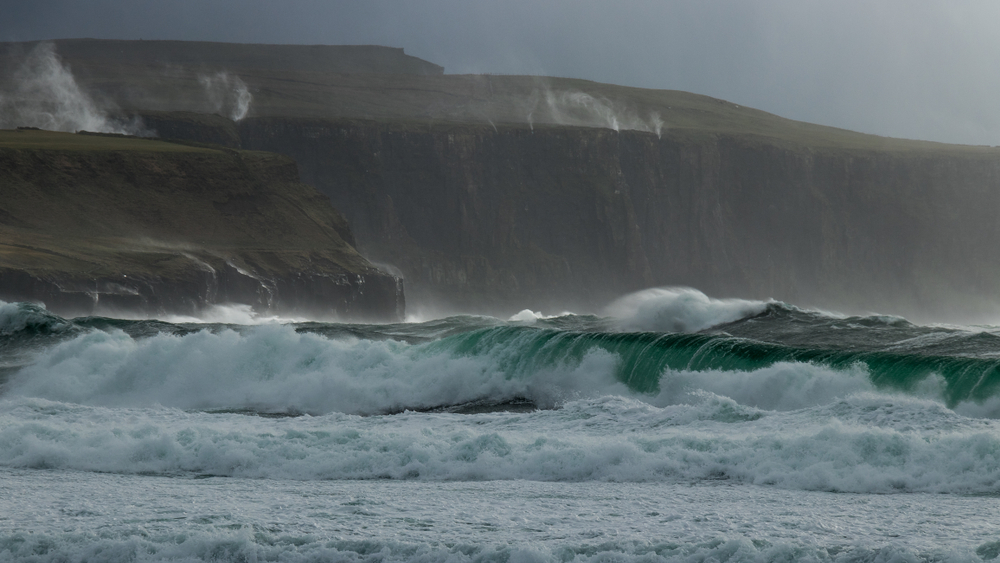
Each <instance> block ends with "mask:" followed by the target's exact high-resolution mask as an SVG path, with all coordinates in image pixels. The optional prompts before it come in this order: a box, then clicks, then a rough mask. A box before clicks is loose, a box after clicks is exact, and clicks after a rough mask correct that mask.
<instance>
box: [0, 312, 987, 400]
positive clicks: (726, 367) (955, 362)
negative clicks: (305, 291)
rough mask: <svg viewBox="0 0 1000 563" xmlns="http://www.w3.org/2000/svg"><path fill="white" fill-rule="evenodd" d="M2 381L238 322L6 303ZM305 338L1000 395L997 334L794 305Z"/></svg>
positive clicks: (470, 320)
mask: <svg viewBox="0 0 1000 563" xmlns="http://www.w3.org/2000/svg"><path fill="white" fill-rule="evenodd" d="M0 307H2V309H0V353H2V354H3V356H4V358H5V360H4V361H2V362H0V383H2V381H3V380H5V379H7V377H8V376H9V375H10V374H11V373H14V372H16V371H17V369H19V368H20V367H22V366H24V365H27V364H28V363H30V362H31V356H32V354H33V353H34V352H36V351H38V350H41V349H44V348H46V347H48V346H52V345H55V344H57V343H58V342H61V341H65V340H67V339H71V338H76V337H78V336H79V335H81V334H83V333H86V332H88V331H94V330H99V331H105V332H113V331H123V332H125V333H127V334H128V335H129V336H131V337H133V338H136V339H143V338H148V337H153V336H156V335H160V334H171V335H175V336H183V335H187V334H192V333H195V332H199V331H203V330H208V331H211V332H218V331H222V330H229V329H232V330H237V331H248V330H253V329H252V327H242V326H236V325H206V324H196V323H195V324H171V323H167V322H163V321H157V320H139V321H132V320H122V319H108V318H101V317H88V318H78V319H72V320H67V319H63V318H60V317H58V316H56V315H53V314H51V313H49V312H48V311H45V310H44V309H43V308H41V307H38V306H36V305H31V304H26V303H17V304H13V303H10V304H0ZM295 330H296V331H297V332H301V333H315V334H318V335H321V336H324V337H326V338H329V339H332V340H340V339H357V340H368V341H378V340H394V341H398V342H401V343H405V344H408V345H409V346H406V347H405V348H407V349H408V351H407V352H405V353H407V354H412V355H415V356H433V355H446V356H451V357H474V358H478V359H480V360H482V361H481V362H479V363H478V365H484V366H489V368H490V369H492V370H495V371H496V372H499V373H502V374H505V377H507V378H511V379H525V378H529V377H531V376H532V375H533V374H537V373H539V372H540V371H543V370H547V369H553V368H559V367H564V366H571V367H573V366H578V365H580V363H581V362H583V361H584V359H585V358H586V357H587V355H588V354H592V353H595V352H601V353H605V354H609V355H611V356H612V357H613V358H614V359H615V367H614V369H615V374H614V375H615V377H616V378H617V380H618V381H620V382H622V383H624V384H625V385H627V386H628V387H629V388H630V389H631V390H632V391H634V392H637V393H646V394H655V393H657V392H659V391H660V385H661V381H662V378H663V377H664V375H665V374H667V373H668V372H670V371H687V372H705V373H706V374H710V372H714V371H718V372H753V371H755V370H760V369H763V368H767V367H770V366H774V365H776V364H780V363H786V362H798V363H804V364H810V365H815V366H821V367H825V368H829V369H831V370H844V371H851V372H852V373H857V372H858V371H859V368H860V371H861V372H863V373H866V374H867V376H868V379H869V380H870V383H871V384H872V385H873V386H875V387H876V388H879V389H887V390H897V391H902V392H914V391H915V390H917V387H918V386H919V385H920V384H921V383H922V382H924V381H925V380H927V379H928V378H930V377H936V378H939V380H940V381H941V382H943V389H942V394H943V395H942V399H943V400H944V401H945V402H946V404H947V405H948V406H949V407H953V406H954V405H956V404H958V403H961V402H964V401H970V400H971V401H979V402H981V401H984V400H985V399H988V398H990V397H993V396H994V395H997V394H1000V389H998V385H1000V354H998V353H997V351H998V350H1000V336H998V335H997V333H995V332H991V330H993V329H984V330H978V329H977V330H967V329H954V328H941V327H923V326H918V325H913V324H911V323H909V322H907V321H905V320H904V319H899V318H893V317H847V318H835V317H831V316H825V315H822V314H819V313H814V312H808V311H802V310H799V309H796V308H794V307H790V306H787V305H783V304H779V303H774V304H770V305H768V307H767V308H766V310H765V311H764V312H763V313H760V314H757V315H753V316H750V317H747V318H743V319H739V320H736V321H734V322H731V323H728V324H725V325H722V326H718V327H715V328H714V329H710V330H706V331H702V332H696V333H662V332H622V331H621V330H620V328H617V327H616V325H615V322H614V320H613V319H607V318H599V317H591V316H580V315H566V316H563V317H559V318H554V319H540V320H539V321H538V322H537V323H535V324H534V325H530V326H525V325H523V324H518V323H510V322H504V321H501V320H499V319H494V318H490V317H450V318H446V319H439V320H434V321H429V322H426V323H410V324H405V323H401V324H391V325H351V324H337V323H300V324H297V325H295Z"/></svg>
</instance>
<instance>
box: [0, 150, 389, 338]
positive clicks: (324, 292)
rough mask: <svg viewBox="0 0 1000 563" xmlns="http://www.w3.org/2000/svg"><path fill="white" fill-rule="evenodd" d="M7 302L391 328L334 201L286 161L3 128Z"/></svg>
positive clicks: (380, 280) (2, 257) (3, 288)
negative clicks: (236, 310)
mask: <svg viewBox="0 0 1000 563" xmlns="http://www.w3.org/2000/svg"><path fill="white" fill-rule="evenodd" d="M0 182H2V193H3V198H2V199H0V299H3V300H5V301H12V300H40V301H43V302H45V303H46V305H47V306H48V307H49V308H50V309H51V310H53V311H55V312H57V313H60V314H67V315H79V314H92V313H105V314H106V313H121V312H131V313H140V314H141V313H145V314H158V313H181V314H192V313H196V312H197V311H198V310H199V309H202V308H204V307H206V306H209V305H212V304H216V303H245V304H250V305H252V306H253V307H254V309H256V310H258V311H261V312H268V313H272V314H286V315H294V314H310V315H312V316H319V317H338V318H345V317H346V318H362V319H380V320H386V319H389V320H395V319H398V318H400V317H401V316H402V314H403V296H402V286H401V281H400V280H398V279H396V278H394V277H393V276H391V275H388V274H385V273H383V272H381V271H379V270H377V269H376V268H374V267H373V266H372V265H371V264H370V263H368V261H367V260H365V259H364V258H363V257H362V256H360V255H359V254H358V253H357V251H355V249H354V248H353V246H352V245H353V242H354V241H353V236H352V234H351V232H350V230H349V228H348V227H347V223H346V222H345V221H344V219H343V217H342V216H340V214H339V213H338V212H337V211H336V210H335V209H333V208H332V207H331V206H330V204H329V200H328V199H327V198H326V197H324V196H322V195H321V194H319V193H318V192H316V191H315V189H313V188H312V187H310V186H307V185H305V184H302V183H300V182H299V179H298V172H297V168H296V165H295V162H294V161H292V160H291V159H289V158H287V157H283V156H279V155H274V154H267V153H256V152H247V151H224V150H217V149H213V148H202V147H194V146H184V145H177V144H171V143H162V142H157V141H150V140H142V139H132V138H116V137H103V136H91V135H71V134H63V133H49V132H43V131H6V132H0Z"/></svg>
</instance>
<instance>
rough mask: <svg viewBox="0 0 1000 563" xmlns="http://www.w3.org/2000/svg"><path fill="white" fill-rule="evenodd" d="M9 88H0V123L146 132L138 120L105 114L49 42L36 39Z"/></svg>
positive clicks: (60, 128)
mask: <svg viewBox="0 0 1000 563" xmlns="http://www.w3.org/2000/svg"><path fill="white" fill-rule="evenodd" d="M12 78H13V80H12V83H11V84H10V90H9V91H6V92H0V127H2V128H8V129H10V128H14V127H20V126H26V127H38V128H40V129H47V130H49V131H66V132H76V131H81V130H85V131H96V132H100V133H124V134H129V135H145V134H148V132H147V131H145V129H144V128H143V127H142V123H141V121H139V120H133V121H132V122H129V123H122V122H119V121H117V120H114V119H111V118H109V117H108V114H107V113H106V112H105V111H104V110H102V109H101V108H100V107H98V105H97V104H96V103H95V102H94V100H93V99H91V97H90V96H88V95H87V93H86V92H84V91H83V90H82V89H81V88H80V86H79V85H78V84H77V83H76V79H75V78H74V77H73V73H72V72H70V70H69V68H67V67H66V66H65V65H64V64H63V63H62V61H61V60H60V58H59V56H58V55H57V54H56V48H55V45H53V44H52V43H39V44H38V45H37V46H36V47H35V48H34V49H32V50H31V51H30V52H29V53H28V55H27V56H26V57H25V59H24V61H23V63H22V64H21V67H20V68H19V69H18V70H17V71H15V73H14V76H13V77H12Z"/></svg>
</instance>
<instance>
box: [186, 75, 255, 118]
mask: <svg viewBox="0 0 1000 563" xmlns="http://www.w3.org/2000/svg"><path fill="white" fill-rule="evenodd" d="M198 82H199V83H200V84H201V86H202V88H204V89H205V95H206V96H207V97H208V101H209V103H210V104H211V105H212V108H213V111H215V112H216V113H220V114H224V115H227V116H228V117H229V118H230V119H232V120H233V121H239V120H241V119H243V118H244V117H246V116H247V113H248V112H249V111H250V103H251V102H252V101H253V95H252V94H251V93H250V89H249V88H247V85H246V83H245V82H243V80H242V79H241V78H240V77H239V76H236V75H231V74H229V73H228V72H217V73H215V74H214V75H211V76H208V75H199V76H198Z"/></svg>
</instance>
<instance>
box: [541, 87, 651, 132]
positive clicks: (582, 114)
mask: <svg viewBox="0 0 1000 563" xmlns="http://www.w3.org/2000/svg"><path fill="white" fill-rule="evenodd" d="M539 98H544V100H545V105H544V110H545V111H547V113H548V117H549V119H551V120H552V122H553V123H557V124H559V125H577V126H582V127H603V128H607V129H614V130H615V131H623V130H625V131H645V132H647V133H656V136H657V137H659V136H660V135H661V134H662V131H663V124H664V122H663V119H662V118H661V117H660V114H659V113H657V112H655V111H654V112H652V113H650V115H649V119H644V118H642V117H640V116H639V114H638V113H637V112H636V111H635V110H634V109H631V108H629V107H623V106H621V105H620V104H617V103H615V102H613V101H611V100H608V99H606V98H596V97H594V96H592V95H590V94H587V93H586V92H576V91H562V92H556V91H552V90H549V89H547V88H546V89H545V91H544V95H543V96H541V97H539V96H537V95H534V94H533V95H532V100H538V99H539ZM537 105H538V102H534V103H533V104H532V107H531V110H530V112H529V113H528V121H529V122H531V121H532V120H533V115H534V113H535V111H536V109H537Z"/></svg>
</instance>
